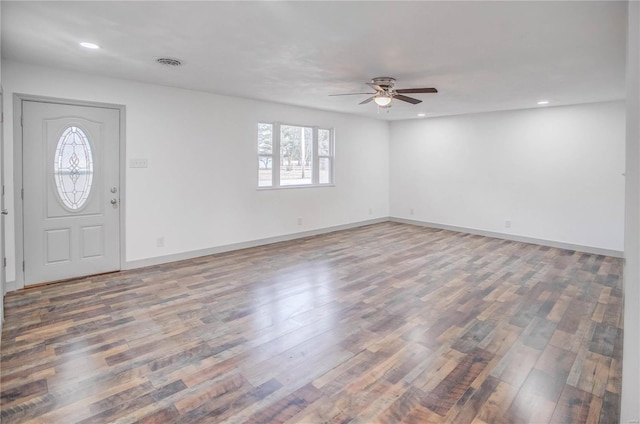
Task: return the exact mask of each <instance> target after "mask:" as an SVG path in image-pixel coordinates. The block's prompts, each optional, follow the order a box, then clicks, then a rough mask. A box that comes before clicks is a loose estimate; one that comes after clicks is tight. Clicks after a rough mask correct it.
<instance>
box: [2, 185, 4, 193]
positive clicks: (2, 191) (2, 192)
mask: <svg viewBox="0 0 640 424" xmlns="http://www.w3.org/2000/svg"><path fill="white" fill-rule="evenodd" d="M2 195H3V196H4V184H3V185H2Z"/></svg>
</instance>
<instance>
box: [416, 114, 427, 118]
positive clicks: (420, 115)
mask: <svg viewBox="0 0 640 424" xmlns="http://www.w3.org/2000/svg"><path fill="white" fill-rule="evenodd" d="M418 116H419V117H420V118H424V117H425V116H427V114H426V113H419V114H418Z"/></svg>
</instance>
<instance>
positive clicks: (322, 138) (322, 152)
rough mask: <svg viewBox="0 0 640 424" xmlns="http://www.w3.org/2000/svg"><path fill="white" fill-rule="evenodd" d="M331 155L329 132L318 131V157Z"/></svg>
mask: <svg viewBox="0 0 640 424" xmlns="http://www.w3.org/2000/svg"><path fill="white" fill-rule="evenodd" d="M330 154H331V131H329V130H318V155H319V156H329V155H330Z"/></svg>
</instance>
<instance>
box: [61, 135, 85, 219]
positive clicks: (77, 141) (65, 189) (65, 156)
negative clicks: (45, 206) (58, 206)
mask: <svg viewBox="0 0 640 424" xmlns="http://www.w3.org/2000/svg"><path fill="white" fill-rule="evenodd" d="M53 176H54V179H55V182H56V188H57V189H58V196H59V197H60V200H61V201H62V203H63V204H64V205H65V206H66V207H67V208H69V209H72V210H78V209H80V208H82V206H84V204H85V202H86V201H87V199H88V198H89V193H90V192H91V187H92V185H93V184H92V183H93V154H92V152H91V145H90V144H89V140H88V139H87V135H86V134H85V133H84V131H82V130H81V129H80V128H78V127H68V128H67V129H65V131H64V132H63V133H62V135H61V136H60V139H59V140H58V145H57V147H56V155H55V157H54V162H53Z"/></svg>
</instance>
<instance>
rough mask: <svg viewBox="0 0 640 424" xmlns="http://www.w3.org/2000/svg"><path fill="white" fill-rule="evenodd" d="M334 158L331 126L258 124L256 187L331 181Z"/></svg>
mask: <svg viewBox="0 0 640 424" xmlns="http://www.w3.org/2000/svg"><path fill="white" fill-rule="evenodd" d="M333 159H334V140H333V130H332V129H327V128H318V127H307V126H298V125H288V124H280V123H268V124H267V123H259V124H258V187H273V188H281V187H296V186H318V185H327V184H332V183H333Z"/></svg>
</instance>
